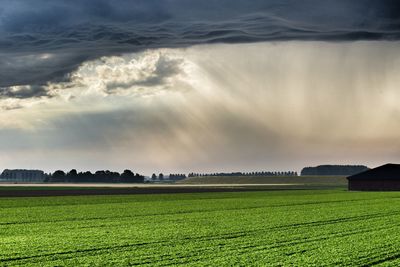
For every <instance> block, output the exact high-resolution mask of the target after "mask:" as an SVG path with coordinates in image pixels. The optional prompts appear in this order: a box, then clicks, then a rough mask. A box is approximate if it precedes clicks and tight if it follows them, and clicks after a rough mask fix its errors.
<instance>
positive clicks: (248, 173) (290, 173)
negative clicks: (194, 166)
mask: <svg viewBox="0 0 400 267" xmlns="http://www.w3.org/2000/svg"><path fill="white" fill-rule="evenodd" d="M199 176H297V172H294V171H283V172H276V171H273V172H272V171H261V172H229V173H225V172H219V173H193V172H192V173H189V175H188V177H199Z"/></svg>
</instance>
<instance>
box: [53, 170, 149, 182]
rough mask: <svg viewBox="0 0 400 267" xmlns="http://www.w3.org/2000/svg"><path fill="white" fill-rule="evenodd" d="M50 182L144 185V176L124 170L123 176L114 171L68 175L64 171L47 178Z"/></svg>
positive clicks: (70, 173) (72, 172) (72, 173)
mask: <svg viewBox="0 0 400 267" xmlns="http://www.w3.org/2000/svg"><path fill="white" fill-rule="evenodd" d="M47 181H48V182H56V183H81V182H86V183H143V182H144V176H143V175H140V174H138V173H136V174H134V173H133V172H132V171H131V170H124V171H123V172H122V173H121V174H120V173H118V172H112V171H108V170H107V171H96V172H95V173H91V172H90V171H86V172H77V171H76V170H75V169H72V170H71V171H69V172H68V173H65V172H64V171H62V170H58V171H55V172H54V173H53V174H49V175H48V177H47Z"/></svg>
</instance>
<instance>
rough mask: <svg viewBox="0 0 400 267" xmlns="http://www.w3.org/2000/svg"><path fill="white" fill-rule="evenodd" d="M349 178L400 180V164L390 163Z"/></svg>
mask: <svg viewBox="0 0 400 267" xmlns="http://www.w3.org/2000/svg"><path fill="white" fill-rule="evenodd" d="M347 179H348V180H383V179H386V180H399V181H400V164H393V163H388V164H385V165H382V166H379V167H376V168H374V169H370V170H367V171H364V172H361V173H358V174H354V175H351V176H349V177H347Z"/></svg>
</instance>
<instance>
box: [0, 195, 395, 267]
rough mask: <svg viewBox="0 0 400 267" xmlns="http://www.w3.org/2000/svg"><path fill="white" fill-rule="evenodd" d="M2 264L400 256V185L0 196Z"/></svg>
mask: <svg viewBox="0 0 400 267" xmlns="http://www.w3.org/2000/svg"><path fill="white" fill-rule="evenodd" d="M0 214H1V216H0V265H4V266H13V265H19V266H21V265H22V266H65V265H67V266H77V265H90V266H96V265H97V266H99V265H101V266H104V265H108V266H126V265H141V264H142V265H146V264H147V265H149V266H157V265H159V266H165V265H193V266H205V265H213V266H231V265H242V266H243V265H246V266H249V265H259V266H265V265H274V266H276V265H283V266H289V265H294V266H305V265H314V266H326V265H328V266H337V265H343V266H345V265H348V266H354V265H365V266H370V265H380V266H393V265H399V264H400V252H399V247H398V244H400V234H399V233H400V224H399V222H400V193H397V192H348V191H346V190H344V189H335V190H274V191H259V192H220V193H215V192H213V193H190V194H189V193H188V194H153V195H147V194H143V195H109V196H58V197H32V198H28V197H16V198H12V197H10V198H0Z"/></svg>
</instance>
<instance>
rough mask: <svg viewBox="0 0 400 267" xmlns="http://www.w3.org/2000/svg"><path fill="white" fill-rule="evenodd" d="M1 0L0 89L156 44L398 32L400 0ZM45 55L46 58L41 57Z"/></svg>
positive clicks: (378, 36)
mask: <svg viewBox="0 0 400 267" xmlns="http://www.w3.org/2000/svg"><path fill="white" fill-rule="evenodd" d="M0 3H1V6H2V9H1V11H0V87H8V86H20V85H32V86H42V85H45V84H46V83H48V82H55V81H60V80H68V79H69V75H70V73H71V72H73V71H74V70H76V69H77V68H78V67H79V66H80V65H81V64H82V63H83V62H85V61H88V60H95V59H98V58H101V57H103V56H111V55H120V54H123V53H132V52H138V51H143V50H145V49H156V48H160V47H170V48H173V47H188V46H192V45H196V44H207V43H221V42H222V43H245V42H259V41H282V40H325V41H354V40H398V39H399V37H400V21H399V19H398V18H399V14H400V7H399V6H400V4H399V3H398V1H395V0H382V1H373V0H364V1H361V0H360V1H345V0H335V1H334V0H327V1H318V0H306V1H294V0H286V1H281V0H268V1H265V0H254V1H251V3H250V2H249V1H247V0H210V1H201V0H193V1H186V0H166V1H159V0H135V1H127V0H113V1H111V0H88V1H78V0H69V1H67V0H53V1H50V0H36V1H34V2H33V1H30V0H0ZM36 7H40V8H36ZM46 54H48V55H51V57H48V58H42V55H46ZM25 63H26V64H25ZM6 90H7V89H6Z"/></svg>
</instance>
